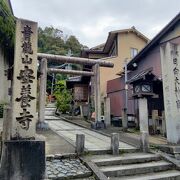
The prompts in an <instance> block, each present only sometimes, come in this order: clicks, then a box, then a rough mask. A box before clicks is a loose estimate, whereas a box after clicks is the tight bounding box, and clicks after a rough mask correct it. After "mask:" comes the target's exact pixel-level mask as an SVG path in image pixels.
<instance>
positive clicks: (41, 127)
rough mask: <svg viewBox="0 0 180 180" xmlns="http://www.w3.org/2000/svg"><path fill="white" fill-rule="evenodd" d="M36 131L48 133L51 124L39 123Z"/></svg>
mask: <svg viewBox="0 0 180 180" xmlns="http://www.w3.org/2000/svg"><path fill="white" fill-rule="evenodd" d="M36 130H39V131H47V130H49V124H48V123H46V122H37V123H36Z"/></svg>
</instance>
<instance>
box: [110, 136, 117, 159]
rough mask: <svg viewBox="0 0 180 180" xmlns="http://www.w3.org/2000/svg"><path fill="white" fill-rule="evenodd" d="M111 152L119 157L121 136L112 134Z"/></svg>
mask: <svg viewBox="0 0 180 180" xmlns="http://www.w3.org/2000/svg"><path fill="white" fill-rule="evenodd" d="M111 150H112V154H113V155H119V134H118V133H112V134H111Z"/></svg>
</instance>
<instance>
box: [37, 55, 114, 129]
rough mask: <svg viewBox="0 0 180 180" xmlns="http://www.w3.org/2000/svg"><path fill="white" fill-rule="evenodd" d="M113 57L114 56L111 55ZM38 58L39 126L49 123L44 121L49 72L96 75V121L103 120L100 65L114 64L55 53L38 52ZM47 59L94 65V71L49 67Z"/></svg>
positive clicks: (103, 60) (44, 126) (41, 127)
mask: <svg viewBox="0 0 180 180" xmlns="http://www.w3.org/2000/svg"><path fill="white" fill-rule="evenodd" d="M111 58H112V57H111ZM38 59H39V60H40V71H41V76H40V92H39V93H40V94H39V99H40V100H39V118H38V122H37V128H39V129H44V128H45V129H46V128H48V125H47V124H46V123H45V122H44V119H45V97H46V83H47V72H53V73H61V74H73V75H83V76H93V77H94V101H95V114H96V118H95V123H98V122H100V120H101V95H100V66H102V67H109V68H112V67H113V66H114V64H113V63H112V62H109V61H106V60H105V59H108V58H102V59H96V60H92V59H87V58H79V57H67V56H60V55H53V54H43V53H38ZM47 61H53V62H61V63H74V64H82V65H92V66H93V71H90V72H89V71H76V70H65V69H55V68H47Z"/></svg>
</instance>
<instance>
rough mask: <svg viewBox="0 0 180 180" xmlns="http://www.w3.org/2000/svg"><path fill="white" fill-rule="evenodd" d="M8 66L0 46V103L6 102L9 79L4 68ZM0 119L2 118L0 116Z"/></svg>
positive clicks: (7, 100)
mask: <svg viewBox="0 0 180 180" xmlns="http://www.w3.org/2000/svg"><path fill="white" fill-rule="evenodd" d="M7 68H8V61H7V59H6V58H5V57H4V53H3V50H2V48H1V47H0V104H4V103H8V102H9V96H8V88H9V87H10V81H8V80H7V76H5V72H4V70H5V69H7ZM0 120H2V119H1V118H0Z"/></svg>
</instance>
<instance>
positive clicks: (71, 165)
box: [46, 158, 92, 179]
mask: <svg viewBox="0 0 180 180" xmlns="http://www.w3.org/2000/svg"><path fill="white" fill-rule="evenodd" d="M46 174H47V178H48V179H64V178H69V179H71V178H73V179H75V178H84V179H88V177H89V176H91V174H92V172H91V171H90V170H89V169H88V168H87V167H86V166H85V165H83V164H82V163H81V161H80V160H79V159H77V158H73V159H52V160H47V161H46ZM86 177H87V178H86Z"/></svg>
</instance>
